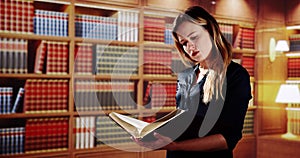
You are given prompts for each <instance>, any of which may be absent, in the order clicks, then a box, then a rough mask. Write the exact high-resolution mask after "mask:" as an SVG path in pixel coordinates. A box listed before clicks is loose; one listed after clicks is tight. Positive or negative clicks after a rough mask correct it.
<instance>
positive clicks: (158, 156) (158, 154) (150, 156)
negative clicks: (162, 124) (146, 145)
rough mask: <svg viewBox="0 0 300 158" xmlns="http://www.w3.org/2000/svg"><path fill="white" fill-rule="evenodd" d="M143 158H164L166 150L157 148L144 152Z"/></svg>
mask: <svg viewBox="0 0 300 158" xmlns="http://www.w3.org/2000/svg"><path fill="white" fill-rule="evenodd" d="M143 156H144V157H143V158H165V157H166V151H165V150H157V151H151V152H144V153H143Z"/></svg>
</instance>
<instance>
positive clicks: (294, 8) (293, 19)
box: [285, 0, 300, 25]
mask: <svg viewBox="0 0 300 158" xmlns="http://www.w3.org/2000/svg"><path fill="white" fill-rule="evenodd" d="M299 3H300V0H289V1H288V3H286V10H285V23H286V25H299V24H300V16H299V12H300V6H299Z"/></svg>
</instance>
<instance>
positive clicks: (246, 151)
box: [233, 136, 256, 158]
mask: <svg viewBox="0 0 300 158" xmlns="http://www.w3.org/2000/svg"><path fill="white" fill-rule="evenodd" d="M233 157H234V158H255V157H256V138H255V137H254V136H244V137H243V138H242V139H241V140H240V141H239V142H238V144H237V146H236V147H235V149H234V150H233Z"/></svg>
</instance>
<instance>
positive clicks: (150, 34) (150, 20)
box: [144, 15, 166, 43]
mask: <svg viewBox="0 0 300 158" xmlns="http://www.w3.org/2000/svg"><path fill="white" fill-rule="evenodd" d="M165 30H166V21H165V18H164V17H163V16H157V15H145V16H144V41H150V42H162V43H164V42H165Z"/></svg>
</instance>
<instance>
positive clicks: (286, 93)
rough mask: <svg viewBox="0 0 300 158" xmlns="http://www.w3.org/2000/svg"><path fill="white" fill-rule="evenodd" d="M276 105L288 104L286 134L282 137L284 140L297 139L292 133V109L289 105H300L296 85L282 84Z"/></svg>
mask: <svg viewBox="0 0 300 158" xmlns="http://www.w3.org/2000/svg"><path fill="white" fill-rule="evenodd" d="M275 102H276V103H284V104H288V107H287V108H286V110H287V133H286V134H284V135H283V137H286V138H293V137H297V136H295V135H294V134H293V133H292V127H291V119H292V112H291V111H292V107H291V104H298V103H300V91H299V87H298V85H297V84H282V85H280V88H279V91H278V94H277V97H276V100H275Z"/></svg>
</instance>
